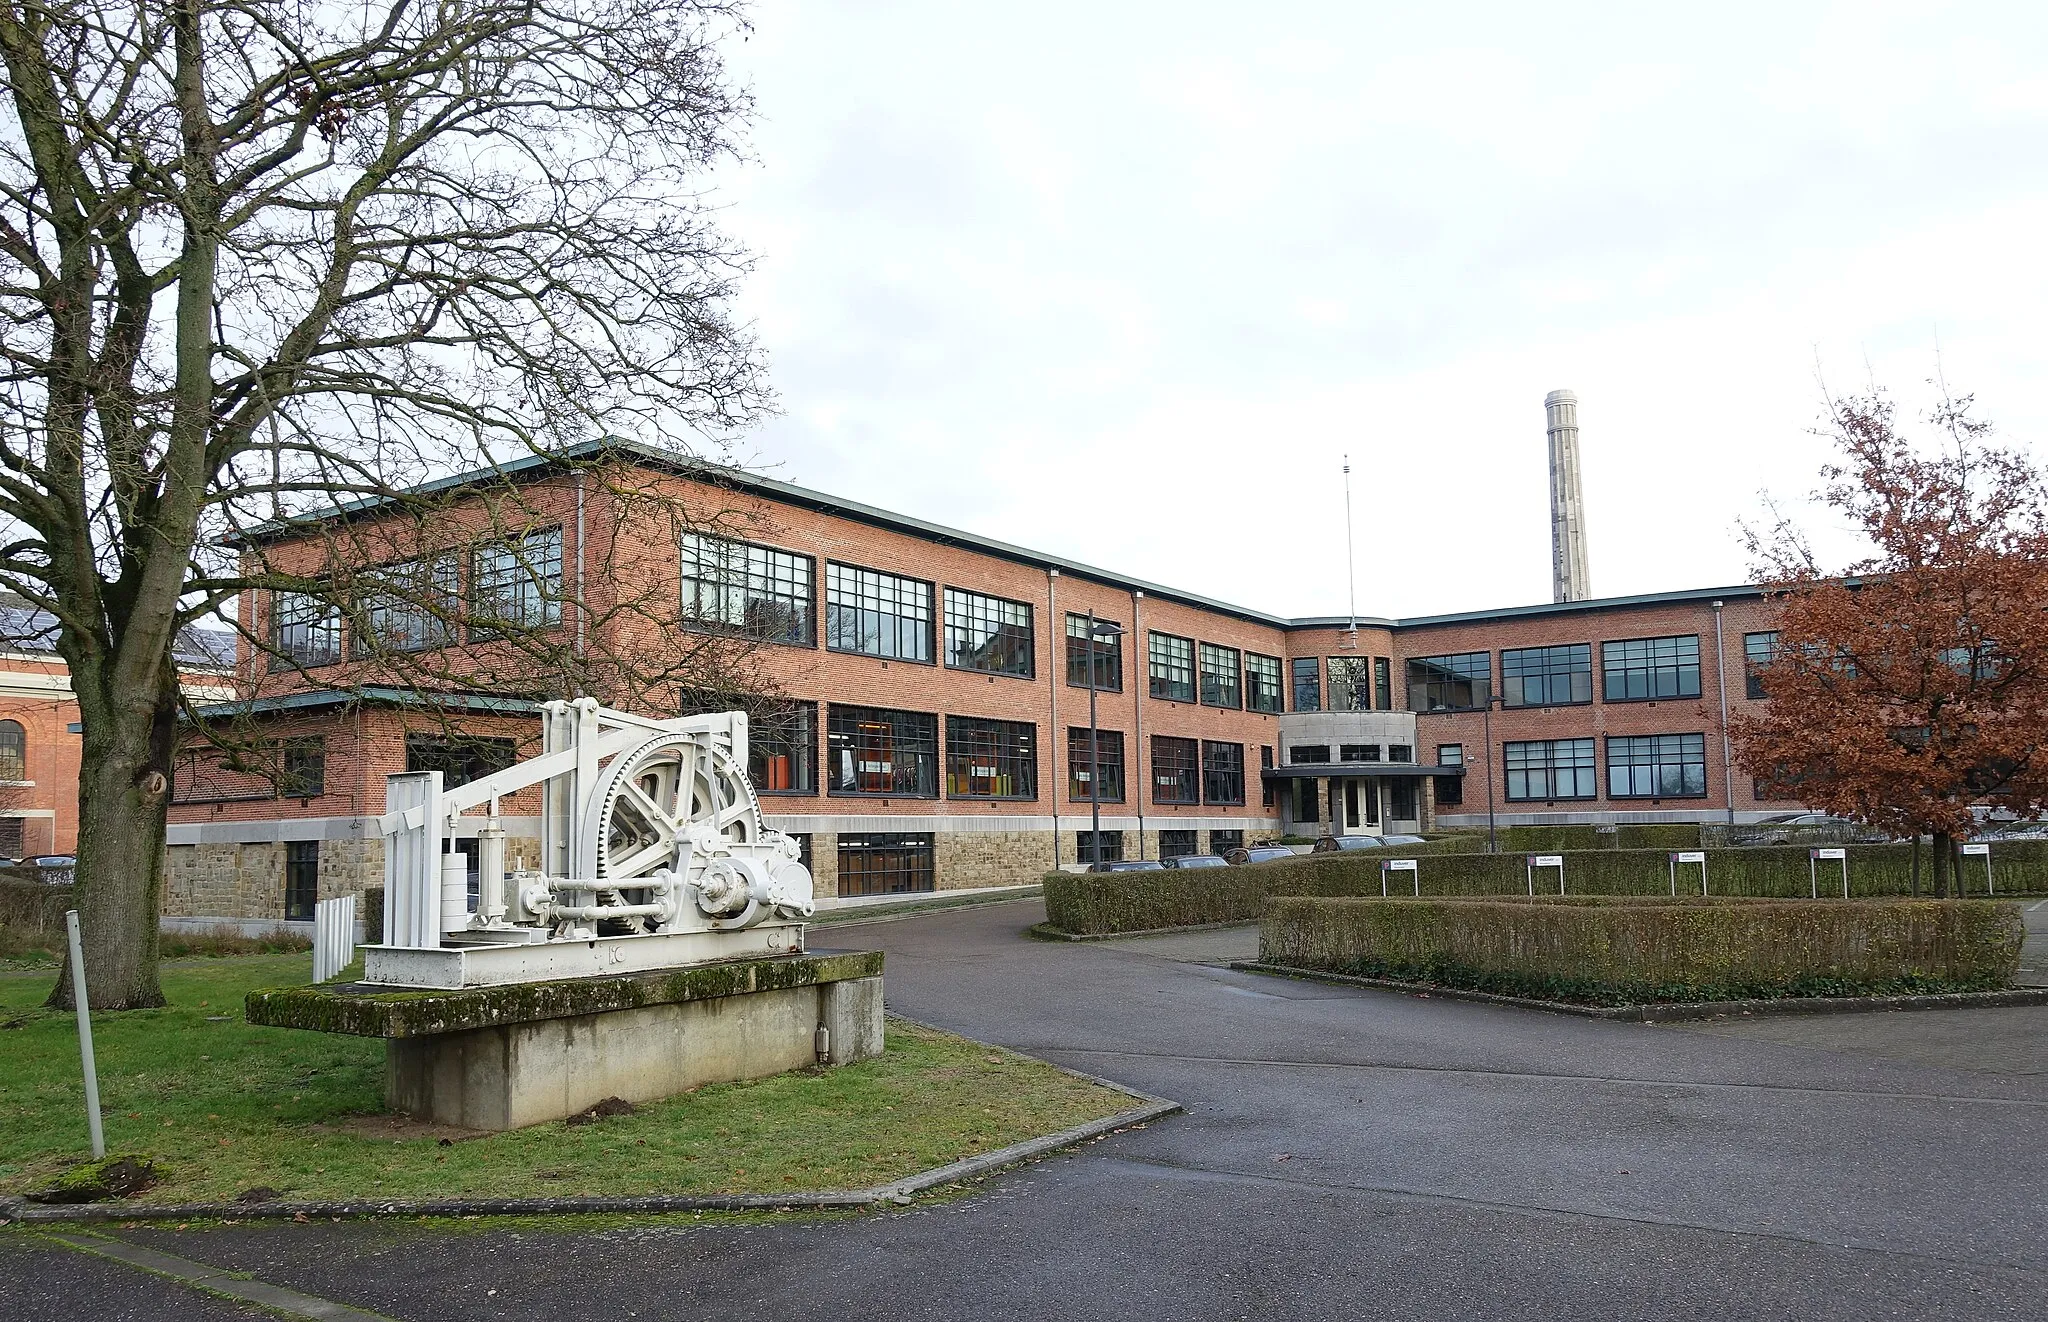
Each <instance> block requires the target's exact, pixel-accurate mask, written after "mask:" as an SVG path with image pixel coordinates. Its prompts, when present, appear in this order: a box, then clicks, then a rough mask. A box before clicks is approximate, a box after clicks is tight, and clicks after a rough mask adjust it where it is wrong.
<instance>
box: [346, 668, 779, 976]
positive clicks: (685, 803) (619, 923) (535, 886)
mask: <svg viewBox="0 0 2048 1322" xmlns="http://www.w3.org/2000/svg"><path fill="white" fill-rule="evenodd" d="M746 765H747V717H746V713H744V712H721V713H717V714H713V715H706V716H686V717H682V718H680V719H676V720H649V719H647V718H644V717H640V716H633V715H629V714H627V713H625V712H619V711H613V710H610V709H608V708H605V707H600V706H599V705H598V704H597V702H596V700H595V699H591V698H580V699H577V700H576V701H574V702H550V703H547V704H545V705H544V706H543V708H542V717H541V753H540V756H538V757H535V758H530V759H528V760H526V761H523V762H519V763H515V764H514V765H512V766H510V767H507V768H506V769H505V770H503V771H499V772H495V773H493V774H491V775H488V776H484V777H481V778H479V779H477V780H473V781H470V782H469V783H467V784H465V785H462V786H459V787H458V788H455V789H452V790H444V789H443V788H442V780H441V773H440V772H438V771H429V772H415V773H409V774H406V775H395V776H390V777H388V778H387V781H386V784H387V790H386V799H385V806H386V809H387V811H386V812H385V814H384V816H383V818H382V819H381V820H380V826H381V828H382V830H383V834H384V837H385V853H384V876H385V892H384V896H385V910H384V913H385V918H384V937H385V940H384V944H382V945H376V946H366V947H365V948H364V976H363V980H364V981H365V982H369V983H382V984H388V985H393V986H404V987H473V986H487V985H492V984H500V983H514V982H539V981H549V980H554V979H561V978H574V977H585V976H590V975H593V974H601V973H636V972H644V971H647V970H651V969H662V968H672V967H678V966H681V965H687V964H698V963H703V962H706V961H709V960H717V959H735V958H743V957H759V956H762V955H778V954H794V953H797V952H799V951H801V950H803V948H804V927H803V922H804V920H805V919H806V918H809V917H810V916H811V914H812V913H813V912H814V909H815V905H814V901H813V895H812V887H811V874H810V871H809V870H808V869H807V868H805V867H804V865H803V864H802V863H801V862H799V861H798V851H797V845H796V842H795V841H794V840H792V839H790V838H789V837H788V836H786V835H783V834H782V833H781V832H779V831H771V830H768V829H767V828H766V827H765V826H764V825H763V824H762V822H761V809H760V804H759V802H758V801H757V800H756V799H755V797H754V788H753V786H752V785H751V784H750V783H749V782H748V780H747V773H746ZM533 786H539V787H540V789H541V816H540V857H539V858H537V859H528V858H523V857H515V858H513V859H511V860H510V864H511V866H510V867H509V868H508V866H507V858H506V831H505V830H504V827H503V824H502V821H501V819H500V817H499V813H498V805H499V800H500V799H502V798H504V797H506V796H509V795H511V794H513V793H514V792H516V791H519V790H523V789H527V788H530V787H533ZM477 810H481V813H482V815H481V817H476V816H471V815H470V814H472V813H474V812H476V811H477ZM472 823H474V824H475V825H474V828H473V830H470V829H465V828H467V827H470V826H471V824H472ZM465 845H467V846H470V847H471V848H473V849H474V850H475V852H476V855H477V860H476V878H477V880H476V903H475V908H474V909H473V910H472V908H471V906H470V899H469V895H470V884H469V867H470V862H469V850H468V849H465V848H463V846H465Z"/></svg>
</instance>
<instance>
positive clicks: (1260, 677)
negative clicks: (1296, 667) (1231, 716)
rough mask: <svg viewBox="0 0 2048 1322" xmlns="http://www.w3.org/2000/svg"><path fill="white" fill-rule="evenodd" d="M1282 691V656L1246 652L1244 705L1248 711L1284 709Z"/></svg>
mask: <svg viewBox="0 0 2048 1322" xmlns="http://www.w3.org/2000/svg"><path fill="white" fill-rule="evenodd" d="M1282 697H1283V695H1282V693H1281V691H1280V658H1279V657H1277V656H1261V655H1260V654H1259V653H1257V652H1246V653H1245V654H1244V705H1245V710H1247V711H1263V712H1277V711H1281V710H1284V708H1283V705H1282Z"/></svg>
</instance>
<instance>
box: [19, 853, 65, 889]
mask: <svg viewBox="0 0 2048 1322" xmlns="http://www.w3.org/2000/svg"><path fill="white" fill-rule="evenodd" d="M18 866H20V867H22V868H35V869H36V870H37V871H38V873H39V874H40V875H41V876H42V879H43V881H44V882H46V883H47V884H49V885H52V886H69V885H70V884H71V882H72V878H73V875H74V874H75V873H76V872H77V870H78V859H77V858H76V857H75V856H74V855H71V854H38V855H36V856H35V857H34V858H27V859H23V860H22V861H21V863H20V864H19V865H18Z"/></svg>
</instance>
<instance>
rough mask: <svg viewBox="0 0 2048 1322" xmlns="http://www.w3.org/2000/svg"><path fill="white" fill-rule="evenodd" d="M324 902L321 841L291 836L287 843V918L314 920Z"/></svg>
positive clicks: (300, 921)
mask: <svg viewBox="0 0 2048 1322" xmlns="http://www.w3.org/2000/svg"><path fill="white" fill-rule="evenodd" d="M319 902H320V842H319V841H318V840H287V841H285V846H284V916H285V921H287V922H294V923H310V922H312V921H313V908H314V906H315V905H317V904H319Z"/></svg>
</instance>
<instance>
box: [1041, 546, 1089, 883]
mask: <svg viewBox="0 0 2048 1322" xmlns="http://www.w3.org/2000/svg"><path fill="white" fill-rule="evenodd" d="M1059 588H1060V571H1059V570H1057V569H1053V568H1050V567H1048V568H1047V569H1046V571H1045V629H1046V633H1047V634H1048V635H1050V636H1051V638H1052V639H1053V643H1052V649H1051V651H1052V656H1051V659H1050V661H1049V663H1048V664H1047V665H1046V667H1045V694H1046V705H1047V707H1046V709H1047V711H1048V712H1049V713H1050V717H1049V720H1050V726H1049V728H1048V729H1047V731H1046V734H1047V737H1048V738H1050V739H1051V741H1052V759H1051V761H1050V763H1049V764H1048V766H1049V769H1050V770H1051V771H1052V773H1053V774H1052V775H1051V776H1049V777H1048V778H1047V779H1048V781H1049V784H1048V785H1047V787H1046V788H1048V789H1050V790H1051V791H1052V866H1053V871H1055V872H1057V871H1059V866H1060V780H1059V764H1060V674H1059V671H1060V661H1061V658H1062V657H1063V655H1064V653H1065V649H1066V645H1067V622H1066V619H1065V618H1064V617H1062V616H1061V615H1060V610H1059ZM1055 630H1057V632H1054V631H1055ZM1089 774H1090V775H1093V774H1094V773H1093V772H1092V771H1091V772H1090V773H1089Z"/></svg>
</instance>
